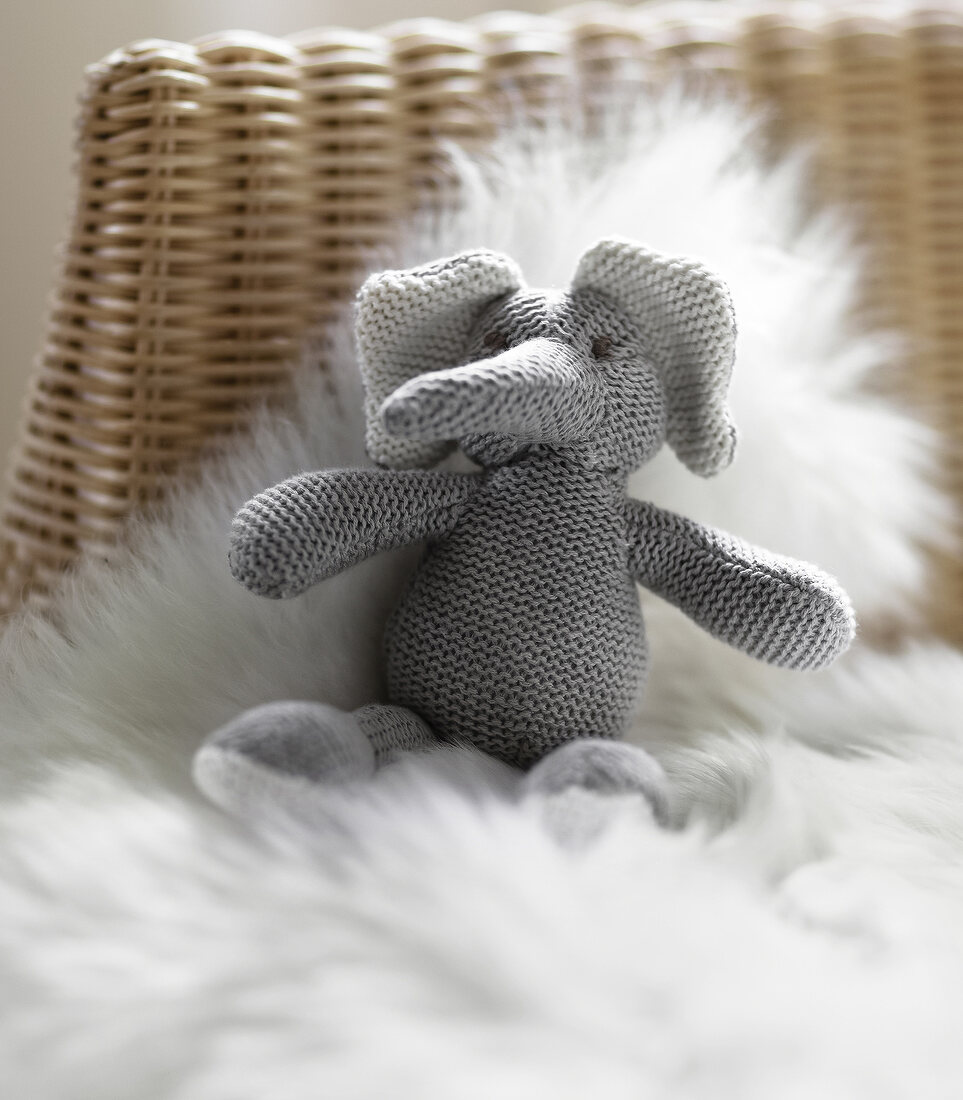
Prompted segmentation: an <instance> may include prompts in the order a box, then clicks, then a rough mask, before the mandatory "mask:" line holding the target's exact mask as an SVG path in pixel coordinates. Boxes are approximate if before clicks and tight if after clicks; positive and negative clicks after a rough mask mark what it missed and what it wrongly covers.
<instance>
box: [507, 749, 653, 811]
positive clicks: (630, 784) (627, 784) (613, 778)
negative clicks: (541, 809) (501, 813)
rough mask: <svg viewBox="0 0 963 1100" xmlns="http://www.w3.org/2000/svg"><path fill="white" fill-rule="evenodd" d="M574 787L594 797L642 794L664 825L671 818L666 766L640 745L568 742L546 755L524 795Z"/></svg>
mask: <svg viewBox="0 0 963 1100" xmlns="http://www.w3.org/2000/svg"><path fill="white" fill-rule="evenodd" d="M571 788H577V789H579V790H582V791H590V792H592V793H594V794H622V795H631V794H638V795H641V796H642V797H643V798H644V799H645V800H646V801H647V802H648V804H649V806H650V808H651V810H652V816H653V817H654V818H655V820H656V821H657V822H658V823H659V824H660V825H665V824H667V822H668V819H669V793H668V781H667V779H666V776H665V772H664V771H663V770H662V766H661V765H660V764H659V763H658V761H657V760H656V759H655V758H654V757H652V756H650V755H649V754H648V753H647V752H646V751H645V749H641V748H639V747H638V745H629V744H627V743H626V742H624V741H607V740H602V739H601V738H579V739H578V740H576V741H568V742H567V743H566V744H564V745H560V746H559V747H558V748H557V749H554V750H553V751H552V752H550V753H548V755H547V756H543V757H542V759H541V760H539V762H538V763H537V764H535V766H534V767H533V768H532V769H531V771H530V772H528V774H527V775H526V776H525V778H524V779H523V780H522V793H523V795H557V794H561V793H562V792H564V791H567V790H569V789H571Z"/></svg>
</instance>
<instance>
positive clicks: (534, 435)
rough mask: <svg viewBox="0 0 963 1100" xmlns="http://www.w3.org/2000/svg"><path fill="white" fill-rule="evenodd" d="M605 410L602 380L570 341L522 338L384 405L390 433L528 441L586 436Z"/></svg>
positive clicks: (403, 390)
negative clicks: (503, 436)
mask: <svg viewBox="0 0 963 1100" xmlns="http://www.w3.org/2000/svg"><path fill="white" fill-rule="evenodd" d="M602 410H603V390H602V383H601V379H599V378H598V377H597V376H596V375H595V374H594V372H593V370H592V368H591V367H590V366H589V364H588V363H587V362H586V361H585V359H584V358H583V357H581V356H580V355H579V354H578V353H577V352H576V351H574V350H573V349H572V348H571V347H570V346H569V345H568V344H566V343H563V342H561V341H559V340H553V339H549V338H545V337H538V338H536V339H532V340H527V341H526V342H525V343H523V344H519V345H517V346H516V347H513V348H510V349H509V350H508V351H504V352H502V353H501V354H500V355H496V356H494V357H493V358H491V359H482V360H479V361H478V362H476V363H469V364H468V365H467V366H464V367H452V368H450V369H448V370H440V371H432V372H430V373H428V374H422V375H419V376H418V377H417V378H413V379H411V380H410V381H409V382H406V383H405V384H404V385H403V386H400V387H399V388H398V389H397V390H395V392H394V393H393V394H391V396H390V397H389V398H388V399H387V401H385V403H384V404H383V405H382V406H381V415H382V417H383V420H384V425H385V428H386V429H387V431H388V432H389V433H390V434H391V435H395V436H402V437H404V438H406V439H414V440H420V441H423V442H432V441H436V440H443V439H462V438H464V437H465V436H469V435H484V434H488V433H493V434H498V435H508V436H512V437H514V438H517V439H519V440H523V441H525V442H531V443H552V444H561V443H568V442H575V441H577V440H581V439H585V438H587V437H589V436H590V435H591V433H592V432H593V430H594V429H595V428H596V427H597V425H598V423H599V421H600V419H601V417H602Z"/></svg>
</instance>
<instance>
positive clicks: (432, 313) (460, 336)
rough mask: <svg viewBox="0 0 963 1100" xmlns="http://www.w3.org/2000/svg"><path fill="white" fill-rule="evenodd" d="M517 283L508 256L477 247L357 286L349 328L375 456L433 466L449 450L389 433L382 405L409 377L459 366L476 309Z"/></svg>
mask: <svg viewBox="0 0 963 1100" xmlns="http://www.w3.org/2000/svg"><path fill="white" fill-rule="evenodd" d="M521 285H522V276H521V272H520V271H519V269H518V267H517V265H516V264H515V263H514V262H513V261H512V260H510V259H508V257H507V256H502V255H499V254H498V253H497V252H488V251H486V250H482V249H479V250H477V251H472V252H462V253H459V255H457V256H452V257H450V258H449V259H446V260H436V261H435V262H434V263H430V264H426V265H424V266H423V267H414V268H410V269H409V270H407V271H383V272H381V273H380V274H377V275H372V276H371V277H370V278H369V279H367V281H366V282H365V283H364V285H363V286H362V287H361V290H360V292H359V293H358V301H357V308H356V313H355V335H356V339H357V348H358V361H359V366H360V368H361V377H362V381H363V383H364V389H365V419H366V422H367V434H366V440H365V441H366V445H367V448H368V454H369V455H370V456H371V458H372V460H373V461H375V462H378V463H380V464H381V465H383V466H394V467H410V466H431V465H433V464H434V463H435V462H437V461H439V459H441V458H443V457H444V456H445V454H446V453H447V452H448V451H449V450H451V448H452V446H453V444H451V443H444V442H443V443H422V442H418V441H415V440H410V439H399V438H397V437H395V436H391V435H389V434H388V432H387V431H386V430H385V427H384V424H383V422H382V419H381V406H382V405H383V403H384V401H385V399H386V398H387V397H388V396H389V395H390V394H392V393H394V391H395V390H396V389H397V388H398V387H399V386H400V385H402V384H403V383H405V382H407V381H408V380H409V379H410V378H414V377H416V376H417V375H419V374H425V373H427V372H428V371H435V370H442V369H444V368H445V367H453V366H458V365H459V363H460V362H461V360H462V357H463V356H464V354H465V346H466V343H467V340H468V336H469V333H470V332H471V329H472V327H473V326H474V324H475V321H476V320H477V319H478V316H479V315H480V313H481V312H482V310H483V309H484V308H485V307H486V306H487V305H488V304H489V303H490V302H492V301H494V300H495V299H496V298H499V297H501V296H502V295H504V294H508V293H510V292H511V291H513V290H517V289H518V288H519V287H520V286H521Z"/></svg>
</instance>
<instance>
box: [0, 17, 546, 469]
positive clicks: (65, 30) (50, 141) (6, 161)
mask: <svg viewBox="0 0 963 1100" xmlns="http://www.w3.org/2000/svg"><path fill="white" fill-rule="evenodd" d="M563 3H564V0H509V2H507V3H503V4H497V3H496V4H492V3H486V0H328V2H323V0H32V2H31V0H0V82H2V84H0V91H2V96H0V103H2V104H3V107H2V109H0V156H2V160H0V164H2V169H0V315H2V318H3V324H2V329H0V467H2V466H3V465H4V464H5V462H6V456H7V454H8V452H9V450H10V447H11V446H12V445H13V442H14V439H15V433H16V425H17V422H18V419H19V412H20V406H21V403H22V400H23V392H24V387H25V384H26V379H27V373H28V371H29V369H30V365H31V362H32V360H33V358H34V356H35V355H36V353H37V350H38V347H39V344H40V338H41V332H42V327H43V318H44V311H45V308H46V296H47V292H48V287H49V285H50V280H51V276H52V273H53V271H54V265H55V262H56V260H55V250H56V248H57V245H58V244H59V242H60V240H61V237H62V233H63V229H64V226H65V225H66V221H67V216H68V212H69V207H70V196H71V165H72V160H73V148H72V143H73V119H74V114H75V104H76V99H77V94H78V91H79V89H80V86H81V81H82V76H83V70H84V66H85V65H87V64H90V63H91V62H94V61H97V60H99V59H100V58H101V57H103V56H104V55H105V54H107V53H109V52H110V51H111V50H113V49H115V48H116V47H118V46H122V45H124V44H125V43H127V42H130V41H133V40H134V39H138V38H170V39H174V40H176V41H184V40H187V39H191V38H195V37H197V36H198V35H202V34H207V33H209V32H211V31H218V30H226V29H230V28H237V27H243V28H246V29H250V30H257V31H262V32H264V33H265V34H276V35H283V34H287V33H290V32H292V31H296V30H303V29H306V28H309V27H312V26H324V25H332V24H334V25H341V26H351V27H375V26H379V25H381V24H384V23H388V22H393V21H394V20H396V19H404V18H408V17H411V16H419V15H433V16H440V17H443V18H448V19H464V18H468V17H469V16H472V15H477V14H480V13H481V12H484V11H487V10H491V9H497V8H504V7H512V8H519V9H522V10H526V11H549V10H551V9H553V8H556V7H560V6H563Z"/></svg>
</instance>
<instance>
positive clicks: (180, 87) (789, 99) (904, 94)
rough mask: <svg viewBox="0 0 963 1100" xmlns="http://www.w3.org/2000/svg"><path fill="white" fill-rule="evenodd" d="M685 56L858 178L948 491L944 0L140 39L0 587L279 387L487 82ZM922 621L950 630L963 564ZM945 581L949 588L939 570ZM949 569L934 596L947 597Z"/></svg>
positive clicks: (623, 82) (581, 81)
mask: <svg viewBox="0 0 963 1100" xmlns="http://www.w3.org/2000/svg"><path fill="white" fill-rule="evenodd" d="M680 68H682V69H685V70H690V71H691V70H696V71H699V72H710V73H713V74H717V75H718V76H719V78H720V79H724V80H729V81H732V82H735V83H736V84H739V85H741V86H742V87H743V88H746V89H748V91H749V92H750V94H751V95H752V96H753V97H755V98H756V99H758V100H760V101H762V102H764V103H766V104H767V105H768V106H769V107H770V109H771V110H772V112H773V134H774V137H776V138H777V139H778V140H779V141H790V140H793V139H795V138H798V137H803V138H806V139H810V140H813V141H814V142H815V147H816V150H817V158H818V184H819V187H820V189H821V190H822V191H823V192H824V194H825V195H826V196H828V197H830V198H833V199H843V200H858V201H859V202H860V203H862V204H864V207H865V209H866V211H867V212H868V218H867V223H866V224H867V230H866V232H867V236H868V238H869V240H870V241H871V244H872V247H874V248H875V249H876V256H877V258H876V262H875V264H874V265H873V267H872V270H873V272H874V277H873V279H872V281H871V282H870V284H869V285H868V287H867V302H868V305H869V306H870V307H871V308H872V309H873V311H874V312H875V313H876V315H877V316H879V317H880V318H882V319H884V320H886V321H889V322H895V323H896V324H898V325H900V326H904V327H906V328H907V329H908V330H909V331H910V332H911V333H912V334H913V335H914V336H915V337H916V338H917V339H918V340H919V341H920V349H921V350H920V354H919V355H918V356H917V357H916V359H915V361H914V362H913V364H912V370H911V371H910V372H908V373H907V377H906V378H905V379H904V382H905V385H906V387H907V392H908V393H912V394H913V397H914V400H918V401H919V402H921V403H922V404H924V405H925V406H926V407H928V408H930V409H932V410H935V413H936V415H937V416H938V417H939V418H940V422H941V424H942V427H943V428H944V429H945V433H946V456H947V464H946V470H947V477H948V479H949V481H950V483H951V485H952V488H953V490H954V492H955V493H956V494H957V497H958V499H959V500H960V501H961V514H963V317H961V313H960V310H959V306H958V302H959V295H960V291H961V289H963V6H961V5H960V4H947V5H944V6H942V7H919V6H914V5H910V4H908V3H897V2H894V3H880V2H877V3H873V4H867V5H864V6H862V7H861V8H859V9H856V8H852V9H846V8H842V7H840V6H839V4H832V5H829V6H827V5H825V4H818V3H796V2H792V0H790V2H788V3H781V4H780V3H778V2H777V0H769V3H768V4H766V5H762V4H760V5H756V6H751V5H749V4H747V3H745V2H742V3H735V2H731V3H729V2H726V0H721V2H696V3H678V2H675V3H659V2H656V3H650V4H647V5H644V6H642V7H640V8H620V7H610V6H603V7H596V6H593V7H589V8H585V7H582V8H578V9H572V10H570V11H567V12H562V13H560V14H558V15H555V16H552V17H540V16H529V15H520V14H514V13H498V14H492V15H488V16H485V17H482V18H480V19H478V20H475V21H472V22H470V23H449V22H442V21H437V20H419V21H412V22H405V23H402V24H397V25H394V26H391V27H388V28H383V29H381V30H379V31H377V32H373V33H360V32H357V31H345V30H330V29H328V30H320V31H312V32H307V33H304V34H300V35H296V36H294V37H292V38H290V39H285V40H279V39H273V38H266V37H264V36H261V35H255V34H242V33H237V32H232V33H230V34H226V35H223V36H219V37H211V38H206V39H204V40H202V41H197V42H194V43H192V44H189V45H185V44H179V43H172V42H160V41H146V42H139V43H137V44H135V45H133V46H130V47H128V48H126V49H122V50H119V51H117V52H116V53H114V54H112V55H110V56H109V57H108V58H106V59H105V60H104V61H103V62H101V63H100V64H97V65H95V66H93V67H92V68H91V69H90V70H89V73H88V79H87V86H86V90H85V94H84V96H83V101H82V108H81V116H80V121H79V164H78V184H77V197H76V206H75V213H74V216H73V223H72V226H71V230H70V235H69V239H68V240H67V241H66V245H65V248H64V253H63V261H62V265H61V270H60V273H59V277H58V279H57V284H56V287H55V292H54V301H53V305H52V307H51V311H50V315H49V322H48V326H47V332H46V338H45V341H44V346H43V349H42V352H41V354H40V356H39V358H38V362H37V364H36V367H35V370H34V373H33V377H32V381H31V384H30V389H29V393H28V396H27V402H26V405H25V409H24V417H23V425H22V431H21V435H20V441H19V444H18V447H17V449H16V452H15V454H14V456H13V458H12V462H11V467H10V473H9V477H8V488H7V492H6V498H5V505H4V510H3V513H2V521H0V523H2V526H0V608H2V609H9V608H12V607H14V606H16V605H18V604H19V603H20V602H21V601H22V600H24V599H25V598H26V599H29V600H32V601H37V600H42V599H43V598H44V594H45V593H46V592H48V591H49V589H50V587H51V584H52V582H53V581H54V580H55V578H56V577H57V576H58V575H59V573H60V571H61V570H62V569H63V567H64V566H65V565H67V564H69V563H70V562H73V561H74V560H76V559H77V558H78V557H79V556H82V555H90V554H96V555H99V556H105V555H109V553H110V548H111V546H113V545H115V544H116V542H117V539H118V537H119V535H120V533H121V532H122V529H123V526H124V523H125V521H126V519H127V517H128V516H129V515H130V514H131V513H132V511H134V510H135V509H137V508H138V507H140V506H142V505H143V504H144V503H145V502H146V501H148V500H150V499H152V498H154V497H156V496H157V495H158V493H159V492H160V491H161V489H162V487H163V485H164V482H165V480H166V479H168V478H169V477H170V476H171V475H172V474H173V473H174V472H175V471H176V472H178V475H179V476H183V473H184V471H185V469H186V467H187V466H189V460H190V458H191V457H192V456H193V455H195V454H196V453H197V451H198V449H199V448H200V446H201V445H202V444H203V443H205V442H206V441H207V440H209V439H210V438H211V436H212V435H213V434H215V433H217V432H219V431H223V430H225V429H228V428H231V427H234V426H235V425H237V424H238V423H241V422H243V420H244V417H245V415H246V410H247V409H248V408H249V406H250V405H251V403H252V401H253V400H254V399H256V398H259V397H261V396H262V395H264V394H267V393H271V392H276V391H280V390H282V389H283V387H284V385H285V380H286V378H287V376H288V370H289V365H290V363H291V362H292V360H293V359H295V358H296V357H297V352H298V348H299V345H300V343H301V341H302V340H303V338H304V336H305V334H306V332H307V331H308V329H309V328H311V327H313V326H316V325H318V324H320V325H321V326H322V327H323V324H324V322H325V320H326V319H327V318H328V317H330V315H331V313H332V311H333V309H334V307H335V306H336V305H337V303H339V302H341V301H343V300H344V299H345V298H346V297H347V296H348V295H350V294H351V293H352V292H353V291H354V289H355V286H356V282H357V279H358V274H359V265H360V263H361V258H362V256H364V255H365V254H366V253H367V252H368V251H369V250H370V249H371V248H372V247H373V246H374V247H376V246H379V245H382V244H389V243H390V242H391V240H392V238H393V237H394V236H395V234H396V233H397V231H398V227H399V225H400V224H401V222H402V220H403V216H404V214H405V212H406V210H409V209H410V208H411V207H412V206H413V205H415V204H423V203H424V202H425V201H426V199H427V200H428V201H430V200H431V196H432V194H433V193H435V192H437V191H438V190H439V186H438V185H439V182H440V180H441V179H442V177H443V160H442V158H441V157H440V155H439V144H440V143H441V142H442V141H445V140H447V139H455V140H456V141H458V142H459V143H461V144H467V145H477V144H479V143H483V142H484V141H485V139H486V137H487V136H488V135H489V134H490V132H491V128H492V123H493V119H494V118H496V117H497V115H498V111H499V104H500V103H502V102H510V103H511V104H512V109H513V110H516V111H517V110H518V105H519V104H521V105H522V107H523V109H524V111H525V112H526V113H528V114H531V115H537V114H538V113H540V112H543V111H549V110H551V109H553V108H554V107H556V106H557V105H558V104H560V103H565V102H571V99H572V97H573V96H577V97H578V99H579V100H580V101H581V102H585V103H587V104H588V105H589V107H590V106H591V102H592V97H593V96H598V97H600V98H601V99H607V98H610V97H611V96H612V94H619V95H628V96H637V95H639V94H641V93H642V92H643V91H644V90H645V89H646V88H648V87H651V86H652V85H657V84H659V83H661V82H663V81H664V80H665V79H666V78H667V76H668V75H670V74H672V73H675V72H677V71H678V70H679V69H680ZM942 568H943V576H942V578H941V580H942V581H943V582H944V583H943V585H942V591H943V593H944V598H943V599H942V600H941V610H940V612H939V613H938V614H939V616H940V618H941V622H940V626H941V629H942V630H943V631H944V632H945V633H948V634H950V635H952V636H955V637H956V638H961V637H963V565H961V563H960V561H959V560H956V559H953V560H950V561H947V562H946V563H945V564H944V566H943V567H942ZM946 582H948V584H949V587H947V583H946ZM947 593H949V595H948V596H947Z"/></svg>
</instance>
